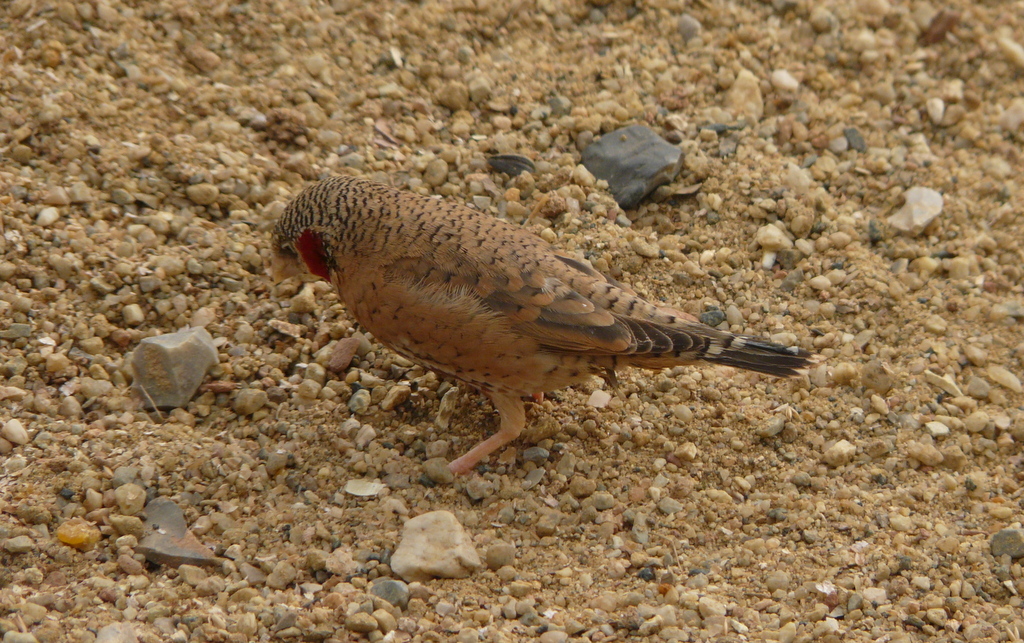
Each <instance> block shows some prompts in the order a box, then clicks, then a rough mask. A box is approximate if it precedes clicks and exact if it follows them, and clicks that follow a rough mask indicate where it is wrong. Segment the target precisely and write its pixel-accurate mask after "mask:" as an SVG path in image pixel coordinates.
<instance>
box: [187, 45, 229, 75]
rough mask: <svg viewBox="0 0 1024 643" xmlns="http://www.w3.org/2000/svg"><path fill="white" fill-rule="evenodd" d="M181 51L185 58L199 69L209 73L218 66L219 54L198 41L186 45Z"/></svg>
mask: <svg viewBox="0 0 1024 643" xmlns="http://www.w3.org/2000/svg"><path fill="white" fill-rule="evenodd" d="M182 53H183V54H185V59H186V60H188V61H189V62H190V63H192V64H193V65H195V67H196V69H198V70H199V71H202V72H207V73H209V72H211V71H213V70H215V69H217V67H219V66H220V56H218V55H217V54H215V53H213V52H212V51H210V50H209V49H207V48H206V47H204V46H203V45H202V44H200V43H198V42H194V43H192V44H191V45H189V46H188V47H186V48H185V50H184V51H183V52H182Z"/></svg>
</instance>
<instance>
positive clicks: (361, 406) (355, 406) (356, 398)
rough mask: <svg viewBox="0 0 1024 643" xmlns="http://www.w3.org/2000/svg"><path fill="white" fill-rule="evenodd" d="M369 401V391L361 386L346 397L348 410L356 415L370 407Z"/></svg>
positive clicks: (361, 413)
mask: <svg viewBox="0 0 1024 643" xmlns="http://www.w3.org/2000/svg"><path fill="white" fill-rule="evenodd" d="M370 403H371V398H370V392H369V391H368V390H366V389H365V388H361V389H359V390H358V391H356V392H355V393H353V394H352V397H350V398H349V399H348V410H350V411H352V412H353V413H355V414H356V415H363V414H364V413H366V412H367V411H368V410H369V409H370Z"/></svg>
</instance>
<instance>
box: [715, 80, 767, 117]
mask: <svg viewBox="0 0 1024 643" xmlns="http://www.w3.org/2000/svg"><path fill="white" fill-rule="evenodd" d="M725 106H726V108H727V109H728V110H729V111H730V112H732V113H733V115H734V116H736V117H740V116H745V117H747V118H748V119H750V120H752V121H753V122H755V123H756V122H758V121H760V120H761V117H762V116H764V98H763V97H762V96H761V83H760V82H759V81H758V80H757V76H755V75H754V74H752V73H751V72H750V71H749V70H747V69H741V70H740V73H739V74H737V75H736V80H735V81H733V84H732V87H730V88H729V91H728V92H727V93H726V96H725Z"/></svg>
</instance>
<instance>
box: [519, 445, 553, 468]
mask: <svg viewBox="0 0 1024 643" xmlns="http://www.w3.org/2000/svg"><path fill="white" fill-rule="evenodd" d="M550 456H551V453H550V452H549V451H548V450H547V449H545V448H544V447H536V446H534V447H529V448H527V449H525V450H523V460H525V461H526V462H536V463H538V464H540V463H541V462H545V461H546V460H547V459H548V458H549V457H550Z"/></svg>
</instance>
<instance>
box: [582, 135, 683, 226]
mask: <svg viewBox="0 0 1024 643" xmlns="http://www.w3.org/2000/svg"><path fill="white" fill-rule="evenodd" d="M682 163H683V153H682V151H681V150H680V149H679V148H678V147H676V146H674V145H671V144H669V143H668V142H667V141H665V139H663V138H661V137H660V136H658V135H657V134H656V133H655V132H654V130H652V129H650V128H649V127H645V126H643V125H631V126H629V127H624V128H622V129H618V130H615V131H614V132H609V133H608V134H605V135H604V136H602V137H601V138H599V139H598V140H597V141H595V142H593V143H591V144H590V145H588V146H587V148H586V149H584V150H583V165H584V166H586V168H587V169H588V170H590V173H591V174H593V175H594V176H595V177H597V178H598V179H603V180H605V181H607V182H608V188H609V189H610V190H611V192H612V196H613V197H614V198H615V202H616V203H618V204H619V207H621V208H622V209H624V210H629V209H632V208H635V207H637V206H638V205H639V204H640V201H642V200H643V199H644V197H646V196H647V195H648V194H650V193H651V192H653V191H654V190H655V189H656V188H657V187H658V186H661V185H664V184H665V183H668V182H670V181H672V180H673V179H674V178H675V177H676V175H677V174H679V170H680V169H681V168H682Z"/></svg>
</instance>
